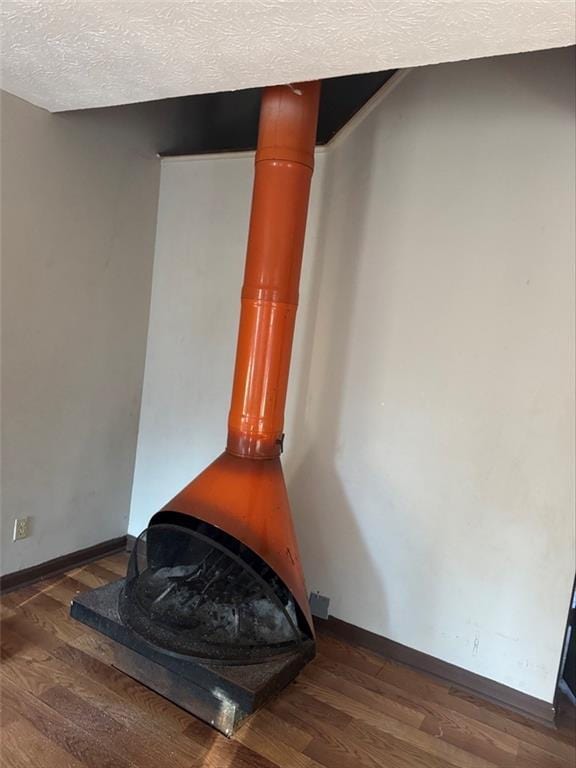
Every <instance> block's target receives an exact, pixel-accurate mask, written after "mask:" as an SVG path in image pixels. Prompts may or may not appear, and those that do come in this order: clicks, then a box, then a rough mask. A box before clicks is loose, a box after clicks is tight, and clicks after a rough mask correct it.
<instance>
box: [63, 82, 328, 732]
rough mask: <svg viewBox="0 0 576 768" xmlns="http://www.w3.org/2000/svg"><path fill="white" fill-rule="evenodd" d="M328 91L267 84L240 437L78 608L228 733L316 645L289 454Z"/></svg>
mask: <svg viewBox="0 0 576 768" xmlns="http://www.w3.org/2000/svg"><path fill="white" fill-rule="evenodd" d="M319 96H320V84H319V83H318V82H310V83H299V84H296V85H289V86H288V85H287V86H276V87H271V88H266V89H264V91H263V96H262V104H261V113H260V125H259V135H258V148H257V151H256V159H255V176H254V190H253V198H252V211H251V217H250V232H249V238H248V250H247V256H246V268H245V273H244V285H243V289H242V303H241V314H240V328H239V333H238V346H237V353H236V366H235V372H234V382H233V389H232V402H231V407H230V414H229V420H228V440H227V445H226V450H225V451H224V453H223V454H222V455H221V456H220V457H218V458H217V459H216V460H215V461H214V462H213V463H212V464H210V466H208V467H207V469H205V470H204V471H203V472H202V473H201V474H200V475H199V476H198V477H197V478H196V479H195V480H193V481H192V482H191V483H190V484H189V485H188V486H186V488H184V489H183V490H182V491H180V493H178V494H177V495H176V496H175V497H174V498H173V499H172V500H171V501H170V502H169V503H168V504H166V506H165V507H164V508H163V509H162V510H160V511H159V512H157V513H156V514H155V515H154V516H153V518H152V519H151V521H150V524H149V526H148V528H147V529H146V531H145V532H144V533H143V534H142V535H141V536H140V537H139V539H138V541H137V543H136V546H135V547H134V550H133V552H132V555H131V559H130V564H129V567H128V573H127V576H126V578H125V579H122V580H120V581H119V582H116V583H115V584H112V585H109V586H107V587H102V588H99V589H97V590H92V591H91V592H89V593H86V594H84V595H81V596H80V597H79V598H77V599H76V600H75V601H74V602H73V604H72V608H71V613H72V616H73V617H74V618H77V619H78V620H80V621H83V622H84V623H86V624H89V625H90V626H92V627H94V628H96V629H98V630H99V631H101V632H103V633H105V634H107V635H108V636H109V637H111V638H112V639H113V640H114V641H115V647H116V650H117V665H118V666H119V668H120V669H122V670H124V671H125V672H127V673H128V674H130V675H131V676H133V677H135V678H136V679H138V680H140V681H141V682H143V683H145V684H146V685H148V686H149V687H151V688H153V689H155V690H157V691H158V692H159V693H161V694H162V695H164V696H166V697H168V698H170V699H171V700H173V701H175V702H176V703H178V704H180V705H181V706H183V707H184V708H186V709H187V710H189V711H190V712H192V713H193V714H195V715H197V716H199V717H201V718H202V719H204V720H206V721H207V722H209V723H211V724H212V725H214V726H215V727H216V728H218V729H219V730H221V731H222V732H223V733H226V734H228V735H229V734H231V733H232V732H233V731H234V729H235V728H236V727H237V726H238V725H239V723H240V722H241V721H242V719H243V718H244V717H245V716H246V715H248V714H250V712H252V711H254V709H256V708H257V707H258V706H260V705H261V703H262V702H263V701H264V700H265V699H266V698H267V697H268V696H270V695H271V694H272V693H274V692H276V691H278V690H279V689H280V688H282V687H283V686H284V685H286V684H287V683H288V682H289V681H290V680H291V679H293V677H294V676H295V675H296V674H297V673H298V671H299V670H300V669H301V668H302V666H303V665H304V664H305V663H306V662H307V661H309V660H310V659H311V658H312V657H313V655H314V650H315V643H314V627H313V623H312V617H311V614H310V608H309V605H308V598H307V592H306V586H305V582H304V575H303V572H302V566H301V563H300V557H299V553H298V545H297V542H296V537H295V534H294V528H293V525H292V518H291V513H290V505H289V502H288V495H287V491H286V485H285V482H284V476H283V473H282V465H281V461H280V454H281V452H282V446H283V440H284V434H283V425H284V409H285V403H286V391H287V386H288V374H289V368H290V358H291V351H292V340H293V335H294V323H295V318H296V309H297V305H298V286H299V282H300V271H301V263H302V251H303V246H304V235H305V228H306V216H307V210H308V200H309V194H310V182H311V178H312V172H313V167H314V146H315V137H316V128H317V120H318V104H319Z"/></svg>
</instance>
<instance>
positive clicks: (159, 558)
mask: <svg viewBox="0 0 576 768" xmlns="http://www.w3.org/2000/svg"><path fill="white" fill-rule="evenodd" d="M119 610H120V614H121V616H122V618H123V620H124V621H125V622H126V624H128V625H129V626H131V627H132V629H133V630H135V631H136V632H138V634H140V635H141V636H142V637H144V638H145V639H146V640H147V641H148V642H150V643H153V644H154V645H157V646H160V647H161V648H164V649H165V650H168V651H172V652H174V653H178V654H186V655H189V656H193V657H196V658H200V659H202V658H204V659H211V660H215V661H222V662H225V663H227V664H229V663H242V664H246V663H256V662H259V661H264V660H267V659H269V658H271V657H274V656H277V655H279V654H282V653H286V652H288V651H292V650H294V648H295V646H297V645H299V644H301V643H302V642H304V641H305V640H306V639H307V636H306V634H305V633H304V632H303V631H302V629H301V620H300V617H299V609H298V608H297V606H296V604H295V601H294V599H293V597H292V595H291V594H290V592H289V591H288V589H287V588H286V587H285V586H284V584H283V583H282V582H281V581H280V579H279V578H278V577H277V576H276V574H275V573H274V572H273V571H272V570H271V569H270V568H268V566H267V565H266V564H265V563H264V562H263V561H262V560H261V559H260V558H258V557H257V556H255V555H254V553H252V552H251V550H249V549H248V548H247V547H244V546H243V545H242V544H240V543H239V542H237V541H236V540H234V539H231V537H230V536H228V535H227V534H225V533H224V532H221V531H219V530H218V529H216V528H214V527H213V526H210V525H206V524H199V525H198V526H197V528H196V529H193V528H189V527H184V526H182V525H173V524H156V525H152V526H150V527H149V528H148V529H146V531H144V533H142V535H141V536H140V537H139V538H138V540H137V542H136V545H135V547H134V549H133V551H132V555H131V558H130V563H129V566H128V574H127V577H126V583H125V586H124V589H123V591H122V593H121V596H120V602H119Z"/></svg>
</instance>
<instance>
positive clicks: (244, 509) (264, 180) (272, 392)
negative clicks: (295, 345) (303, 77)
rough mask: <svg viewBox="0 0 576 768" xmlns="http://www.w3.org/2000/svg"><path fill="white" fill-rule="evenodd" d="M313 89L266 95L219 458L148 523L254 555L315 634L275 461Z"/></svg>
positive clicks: (310, 156) (314, 116)
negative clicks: (218, 538) (218, 539)
mask: <svg viewBox="0 0 576 768" xmlns="http://www.w3.org/2000/svg"><path fill="white" fill-rule="evenodd" d="M319 97H320V83H319V82H308V83H298V84H295V85H286V86H275V87H270V88H266V89H264V92H263V96H262V104H261V111H260V124H259V134H258V148H257V152H256V159H255V176H254V189H253V197H252V211H251V217H250V232H249V237H248V249H247V256H246V267H245V273H244V285H243V289H242V307H241V315H240V328H239V333H238V347H237V353H236V365H235V372H234V384H233V390H232V402H231V408H230V414H229V420H228V441H227V446H226V450H225V452H224V453H223V454H222V455H221V456H220V457H219V458H217V459H216V460H215V461H214V462H213V463H212V464H211V465H210V466H209V467H208V468H207V469H205V470H204V472H202V473H201V474H200V475H199V476H198V477H197V478H196V479H195V480H193V481H192V482H191V483H190V484H189V485H188V486H186V488H184V489H183V490H182V491H181V492H180V493H179V494H178V495H177V496H175V497H174V498H173V499H172V500H171V501H170V502H169V503H168V504H166V506H165V507H164V508H163V509H162V510H161V511H160V512H159V513H157V514H156V515H155V516H154V517H153V518H152V520H151V526H154V525H156V524H161V523H165V522H166V521H167V520H173V518H174V515H175V514H176V515H180V516H182V515H184V516H188V517H189V518H190V519H193V520H199V521H203V522H205V523H208V524H209V525H211V526H214V527H215V528H217V529H220V530H222V531H224V532H226V533H227V534H229V535H230V536H232V537H234V539H236V540H238V541H239V542H241V543H242V544H243V545H245V546H246V547H248V548H249V550H251V551H252V552H254V553H255V554H256V555H257V556H258V557H259V558H261V559H262V561H264V562H265V563H266V564H267V565H268V566H269V567H270V568H271V569H272V570H273V571H274V573H275V574H276V575H277V576H278V577H279V578H280V579H281V580H282V582H283V583H284V585H285V586H286V587H287V588H288V589H289V590H290V592H291V593H292V595H293V597H294V599H295V600H296V602H297V604H298V606H299V608H300V610H301V612H302V616H303V617H304V619H305V621H306V623H307V625H308V630H309V633H310V635H311V636H313V635H314V629H313V624H312V618H311V614H310V609H309V605H308V599H307V592H306V586H305V583H304V575H303V572H302V566H301V563H300V556H299V553H298V545H297V542H296V536H295V533H294V528H293V524H292V517H291V513H290V505H289V501H288V495H287V491H286V485H285V482H284V476H283V472H282V466H281V463H280V454H281V452H282V443H283V439H284V434H283V426H284V409H285V403H286V391H287V386H288V373H289V368H290V357H291V351H292V339H293V335H294V322H295V317H296V309H297V305H298V286H299V282H300V271H301V264H302V251H303V247H304V234H305V229H306V217H307V211H308V200H309V195H310V182H311V178H312V172H313V167H314V146H315V138H316V127H317V120H318V103H319Z"/></svg>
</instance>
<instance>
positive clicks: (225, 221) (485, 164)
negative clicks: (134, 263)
mask: <svg viewBox="0 0 576 768" xmlns="http://www.w3.org/2000/svg"><path fill="white" fill-rule="evenodd" d="M573 64H574V55H573V51H559V52H546V53H538V54H530V55H522V56H516V57H505V58H497V59H486V60H482V61H475V62H466V63H457V64H449V65H441V66H437V67H430V68H424V69H420V70H415V71H414V72H413V73H412V74H411V75H409V77H408V78H407V79H405V80H404V82H403V83H402V84H401V85H400V86H399V87H398V88H397V89H396V90H395V91H394V92H393V93H392V94H391V95H390V96H389V97H388V98H387V99H386V100H385V101H384V102H383V103H382V104H381V105H380V107H379V108H378V110H376V111H375V112H374V113H372V115H371V116H370V117H369V118H368V119H367V120H366V122H365V123H363V124H362V125H361V126H360V128H358V129H357V131H356V132H355V133H353V134H352V135H351V136H350V137H349V138H348V139H347V140H346V142H345V143H343V144H342V145H341V146H339V147H338V148H335V149H334V150H333V151H332V153H331V154H328V155H324V156H323V157H322V158H321V163H320V173H318V174H317V176H316V177H315V181H314V193H313V194H314V201H313V205H312V211H311V222H310V229H309V236H308V240H307V246H306V254H305V272H304V276H303V291H302V310H303V311H302V312H301V314H300V316H299V321H298V328H297V343H296V358H297V359H296V367H295V370H294V371H293V375H292V377H291V384H290V402H289V419H288V423H287V430H286V431H287V440H286V454H285V457H286V468H287V475H288V478H289V490H290V495H291V500H292V503H293V509H294V517H295V520H296V525H297V529H298V533H299V539H300V545H301V550H302V555H303V560H304V564H305V570H306V576H307V580H308V586H309V588H310V589H318V590H319V591H320V592H322V593H323V594H326V595H328V596H329V597H330V598H331V612H332V613H333V614H334V615H335V616H337V617H338V618H341V619H344V620H346V621H349V622H352V623H354V624H357V625H359V626H361V627H364V628H366V629H369V630H371V631H373V632H377V633H379V634H383V635H385V636H387V637H389V638H392V639H393V640H396V641H398V642H401V643H404V644H406V645H408V646H411V647H414V648H417V649H419V650H421V651H424V652H426V653H429V654H432V655H434V656H437V657H439V658H442V659H444V660H446V661H448V662H451V663H453V664H457V665H459V666H462V667H464V668H466V669H469V670H472V671H474V672H476V673H479V674H481V675H485V676H487V677H489V678H492V679H494V680H497V681H499V682H502V683H504V684H507V685H509V686H512V687H514V688H516V689H518V690H521V691H524V692H526V693H528V694H531V695H533V696H536V697H539V698H542V699H545V700H547V701H551V700H552V698H553V694H554V688H555V679H556V674H557V669H558V663H559V659H560V651H561V643H562V637H563V630H564V624H565V620H566V614H567V609H568V605H569V599H570V588H571V582H572V579H573V576H574V567H575V565H574V551H573V543H574V519H573V511H574V490H573V477H572V472H571V468H572V466H573V455H574V432H573V429H574V409H573V392H574V360H573V350H574V343H573V342H574V338H573V329H574V298H573V295H572V290H573V285H574V263H573V262H574V231H573V219H574V216H573V214H574V180H573V169H574V127H575V124H574V75H573ZM250 178H251V162H250V160H247V159H237V160H232V159H217V160H199V161H190V160H181V161H171V162H165V163H164V165H163V169H162V181H161V194H160V213H159V228H158V239H157V249H156V258H155V266H154V278H153V294H152V307H151V323H150V331H149V342H148V355H147V362H146V374H145V384H144V396H143V409H142V417H141V422H140V437H139V442H138V453H137V464H136V472H135V482H134V490H133V496H132V507H131V518H130V532H131V533H133V534H137V533H139V532H140V530H141V529H142V528H143V527H144V526H145V524H146V522H147V520H148V518H149V516H150V514H152V513H153V512H154V511H155V510H156V509H157V508H158V507H159V506H160V505H161V504H162V503H163V502H164V501H165V500H167V499H168V498H169V497H170V496H171V495H173V494H174V493H175V492H176V491H177V490H178V489H179V488H180V487H181V486H182V485H184V484H185V483H186V482H187V481H188V480H189V479H191V478H192V477H193V476H194V475H195V474H196V473H197V472H198V471H199V470H201V469H202V468H203V466H204V465H205V464H206V463H207V462H208V461H210V459H211V458H213V457H214V456H215V455H217V454H218V453H219V451H220V450H221V448H222V446H223V444H224V439H225V423H226V416H227V409H228V398H229V391H230V382H231V373H232V363H233V351H234V350H233V347H234V343H235V334H236V323H237V317H238V307H239V297H238V294H239V289H240V282H241V273H242V262H243V258H244V248H245V239H246V228H247V215H248V207H249V196H250Z"/></svg>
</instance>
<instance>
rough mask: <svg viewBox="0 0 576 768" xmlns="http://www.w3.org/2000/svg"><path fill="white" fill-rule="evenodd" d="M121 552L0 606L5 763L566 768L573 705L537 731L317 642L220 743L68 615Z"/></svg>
mask: <svg viewBox="0 0 576 768" xmlns="http://www.w3.org/2000/svg"><path fill="white" fill-rule="evenodd" d="M125 567H126V556H125V555H116V556H114V557H109V558H104V559H103V560H100V561H99V562H98V563H93V564H91V565H87V566H84V567H82V568H78V569H76V570H73V571H71V572H70V573H68V574H67V575H66V576H63V577H62V576H59V577H55V578H53V579H48V580H45V581H43V582H40V583H37V584H35V585H33V586H31V587H25V588H22V589H20V590H17V591H15V592H11V593H9V594H7V595H4V596H3V597H2V599H1V601H0V619H1V629H2V631H1V635H0V645H1V654H2V665H1V671H0V676H1V684H2V699H1V704H2V719H1V731H0V733H1V742H0V744H1V746H0V757H1V759H0V764H1V765H2V767H3V768H21V767H22V766H33V768H87V767H88V768H136V767H138V768H164V766H166V768H363V767H365V768H376V767H378V766H384V767H389V768H444V767H452V766H455V767H456V768H495V767H497V768H574V766H575V765H576V750H575V744H574V737H575V731H574V726H575V718H574V710H573V709H572V708H571V707H570V706H569V705H568V704H566V705H565V706H564V708H563V711H561V714H560V717H559V723H558V727H557V728H556V729H555V730H554V729H550V728H546V727H545V726H540V725H538V724H534V723H532V722H530V721H529V720H526V719H524V718H522V717H520V716H517V715H514V714H511V713H510V712H507V711H505V710H503V709H500V708H499V707H496V706H494V705H492V704H488V703H486V702H483V701H480V700H478V699H475V698H474V697H473V696H471V695H469V694H467V693H466V692H464V691H460V690H456V689H454V688H452V687H450V686H449V685H447V684H444V683H442V682H441V681H439V680H436V679H434V678H431V677H427V676H426V675H423V674H421V673H419V672H416V671H414V670H412V669H409V668H407V667H403V666H401V665H399V664H395V663H393V662H390V661H387V660H386V659H382V658H380V657H378V656H375V655H374V654H372V653H369V652H367V651H363V650H362V649H359V648H354V647H352V646H349V645H345V644H343V643H340V642H338V641H336V640H334V639H332V638H330V637H327V636H321V637H320V638H319V642H318V646H319V654H318V657H317V658H316V659H315V660H314V661H313V662H312V664H310V665H309V666H308V667H307V668H306V669H305V670H304V671H303V672H302V673H301V675H300V676H299V677H298V679H297V680H296V681H295V682H294V683H293V684H292V685H290V686H289V687H288V688H287V689H286V690H284V691H283V692H282V693H281V694H280V696H278V698H277V699H275V700H274V701H272V702H271V703H270V704H269V705H268V706H267V707H265V708H264V709H263V710H261V711H260V712H258V713H257V714H256V715H254V716H253V717H252V718H250V719H249V720H248V721H247V722H246V723H245V724H244V725H243V726H242V727H241V728H240V730H239V732H238V733H237V734H236V735H235V736H234V738H233V739H231V740H228V739H226V738H224V737H223V736H220V735H219V734H217V733H216V732H215V731H213V730H212V729H211V728H209V727H208V726H206V725H204V724H203V723H201V722H200V721H197V720H195V719H194V718H193V717H191V716H190V715H188V714H187V713H185V712H184V711H183V710H181V709H179V708H178V707H176V706H174V705H172V704H170V703H169V702H168V701H166V700H165V699H163V698H161V697H160V696H158V695H156V694H155V693H153V692H152V691H150V690H148V689H147V688H144V687H143V686H141V685H139V684H138V683H136V682H134V681H133V680H131V679H130V678H128V677H126V676H125V675H123V674H121V673H120V672H118V671H117V670H116V669H114V668H113V667H112V654H111V650H110V644H109V643H108V642H107V641H106V639H105V638H102V637H101V636H99V635H97V634H96V633H94V632H91V631H90V630H89V629H87V628H86V627H84V626H82V625H80V624H77V623H76V622H74V621H72V620H71V619H69V618H68V604H69V602H70V599H71V598H72V596H73V595H75V594H76V593H77V592H80V591H83V590H85V589H86V588H90V587H95V586H98V585H100V584H104V583H107V582H108V581H111V580H114V579H116V578H117V577H118V575H123V574H124V571H125Z"/></svg>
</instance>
